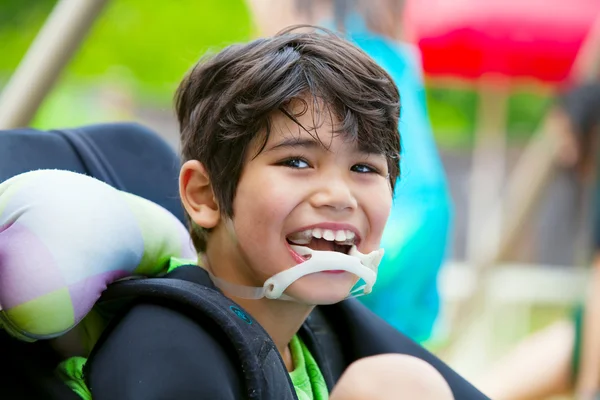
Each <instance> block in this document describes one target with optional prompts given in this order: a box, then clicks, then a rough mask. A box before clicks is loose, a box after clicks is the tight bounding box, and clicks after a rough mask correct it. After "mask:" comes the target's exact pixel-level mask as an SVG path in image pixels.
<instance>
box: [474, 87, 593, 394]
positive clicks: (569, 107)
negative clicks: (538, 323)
mask: <svg viewBox="0 0 600 400" xmlns="http://www.w3.org/2000/svg"><path fill="white" fill-rule="evenodd" d="M551 112H552V113H553V115H552V117H553V121H554V122H555V123H558V124H561V126H562V129H561V132H562V133H561V137H559V138H558V139H559V140H560V143H561V151H560V154H559V159H558V162H559V165H560V166H561V167H562V168H564V169H568V170H570V171H571V172H572V173H571V176H573V177H574V179H576V180H577V181H578V183H579V184H580V185H581V186H583V187H589V188H591V189H592V192H593V195H592V198H593V201H592V203H591V204H593V210H591V211H592V212H591V214H592V215H593V216H594V217H593V235H592V236H593V241H592V243H591V245H592V246H591V250H592V251H591V265H592V274H591V279H590V283H589V285H590V286H589V290H588V296H587V298H586V299H585V305H583V306H580V307H577V308H576V310H575V312H574V313H573V318H572V319H571V320H567V321H559V322H556V323H554V324H552V325H550V326H549V327H547V328H545V329H543V330H541V331H539V332H537V333H535V334H533V335H531V336H530V337H527V338H526V339H525V340H524V341H523V342H522V343H520V344H519V345H518V346H517V347H516V348H515V349H514V350H513V351H512V352H510V353H509V354H507V355H506V356H505V357H504V358H503V359H502V360H500V361H499V362H498V363H497V364H496V365H495V366H494V367H493V368H491V369H490V370H489V371H487V372H486V373H485V375H484V376H483V377H482V379H481V380H480V381H479V382H476V385H477V386H478V387H479V388H480V389H481V390H482V391H483V392H484V393H486V394H487V395H488V396H490V397H491V398H493V399H495V400H537V399H545V398H547V397H550V396H557V395H561V394H564V393H571V392H574V393H575V395H576V399H577V400H593V399H597V398H599V397H598V396H600V174H599V173H598V172H599V171H598V169H599V167H600V163H599V162H598V155H599V148H598V145H599V139H600V82H595V83H588V84H583V85H580V86H576V87H574V88H573V89H571V90H569V91H568V92H566V93H565V94H564V95H563V96H561V97H560V98H559V99H558V101H557V103H556V105H555V107H554V108H553V109H552V110H551Z"/></svg>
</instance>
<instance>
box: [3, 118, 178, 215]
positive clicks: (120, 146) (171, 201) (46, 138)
mask: <svg viewBox="0 0 600 400" xmlns="http://www.w3.org/2000/svg"><path fill="white" fill-rule="evenodd" d="M179 167H180V161H179V158H178V157H177V154H176V152H175V151H174V149H173V148H172V147H171V146H169V145H168V144H167V143H166V142H165V141H164V140H163V139H162V138H160V137H159V136H158V135H157V134H156V133H154V132H153V131H152V130H150V129H148V128H146V127H143V126H141V125H139V124H135V123H116V124H101V125H91V126H85V127H81V128H76V129H62V130H52V131H39V130H35V129H16V130H6V131H0V183H1V182H3V181H5V180H7V179H9V178H11V177H13V176H15V175H18V174H21V173H24V172H28V171H34V170H38V169H61V170H66V171H73V172H79V173H82V174H86V175H89V176H93V177H95V178H97V179H99V180H101V181H103V182H106V183H108V184H110V185H111V186H113V187H115V188H117V189H119V190H123V191H126V192H129V193H133V194H135V195H138V196H141V197H143V198H145V199H148V200H150V201H152V202H154V203H156V204H158V205H160V206H162V207H164V208H166V209H167V210H169V211H170V212H171V213H172V214H173V215H175V216H176V217H177V218H178V219H179V220H180V221H182V222H184V213H183V208H182V207H181V202H180V201H179V194H178V184H177V179H178V175H179Z"/></svg>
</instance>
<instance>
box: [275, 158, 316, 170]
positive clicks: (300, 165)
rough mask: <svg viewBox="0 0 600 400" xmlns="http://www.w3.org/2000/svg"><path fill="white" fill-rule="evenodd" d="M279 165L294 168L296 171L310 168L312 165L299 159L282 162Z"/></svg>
mask: <svg viewBox="0 0 600 400" xmlns="http://www.w3.org/2000/svg"><path fill="white" fill-rule="evenodd" d="M279 165H281V166H284V167H289V168H294V169H305V168H310V165H309V164H308V162H307V161H306V160H304V159H302V158H299V157H294V158H288V159H287V160H283V161H281V162H280V163H279Z"/></svg>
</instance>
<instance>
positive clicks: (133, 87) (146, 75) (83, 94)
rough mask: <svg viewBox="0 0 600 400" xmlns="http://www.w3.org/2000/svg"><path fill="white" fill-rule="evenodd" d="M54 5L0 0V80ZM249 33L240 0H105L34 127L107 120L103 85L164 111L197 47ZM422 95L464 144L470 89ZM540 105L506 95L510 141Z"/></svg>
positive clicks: (470, 121)
mask: <svg viewBox="0 0 600 400" xmlns="http://www.w3.org/2000/svg"><path fill="white" fill-rule="evenodd" d="M56 3H57V1H56V0H0V85H1V83H2V81H3V80H5V79H6V78H7V77H8V76H10V73H12V71H14V69H15V68H16V67H17V65H18V63H19V61H20V59H21V58H22V57H23V55H24V54H25V51H26V50H27V47H28V46H29V45H30V44H31V42H32V40H33V39H34V37H35V35H36V34H37V33H38V31H39V29H40V28H41V26H42V24H43V22H44V20H45V18H46V17H47V16H48V15H49V13H50V12H51V11H52V8H53V7H54V5H56ZM251 36H252V23H251V19H250V15H249V13H248V10H247V8H246V5H245V2H244V0H219V1H215V0H172V1H168V0H153V1H152V2H148V1H145V0H109V1H108V2H107V5H106V7H105V9H104V10H103V13H102V15H101V16H100V18H99V19H98V20H97V21H96V23H95V25H94V26H93V28H92V29H91V31H90V33H89V36H88V37H87V39H86V40H85V42H84V45H83V46H82V47H81V49H80V50H79V51H78V52H77V54H76V55H75V57H74V59H73V60H72V62H71V63H70V64H69V66H68V68H67V69H66V71H65V72H64V74H63V76H62V78H61V80H60V81H59V83H58V84H57V86H56V87H55V89H54V90H53V92H52V93H51V94H50V96H49V97H48V98H47V100H46V101H45V102H44V104H43V106H42V107H41V109H40V110H39V112H38V115H37V116H36V119H35V120H34V122H33V125H34V126H37V127H41V128H49V127H57V126H64V125H78V124H85V123H90V122H97V121H101V120H110V119H111V118H114V115H105V116H102V115H101V113H102V110H101V108H102V107H100V106H99V105H98V101H96V99H94V97H100V96H101V93H102V88H103V87H112V88H115V89H118V90H122V91H124V92H126V93H127V94H128V95H131V96H132V97H133V98H132V100H133V101H135V102H136V103H139V104H142V105H143V106H146V107H155V108H158V109H161V110H165V109H170V108H171V104H172V98H173V92H174V90H175V88H176V86H177V84H178V83H179V81H180V80H181V78H182V77H183V75H184V74H185V72H186V71H187V70H188V69H189V68H190V67H191V66H192V65H193V63H194V62H195V61H196V60H197V59H198V58H199V57H200V56H201V55H202V54H203V53H204V52H206V51H207V50H209V49H211V48H214V49H219V48H221V47H223V46H225V45H227V44H230V43H233V42H237V41H244V40H247V39H249V38H250V37H251ZM427 99H428V106H429V111H430V115H431V119H432V123H433V127H434V131H435V132H436V140H437V141H438V143H439V145H440V146H442V147H451V148H465V147H470V146H471V145H472V143H473V137H474V131H475V122H474V121H475V112H476V109H477V100H478V96H477V93H476V92H475V91H473V90H471V89H469V88H464V89H448V88H438V87H435V88H434V87H430V88H429V89H428V93H427ZM104 101H107V100H104ZM108 101H111V100H110V99H109V100H108ZM547 104H548V97H547V96H543V95H539V94H535V90H534V91H531V90H529V91H527V90H525V91H523V90H521V91H515V92H514V93H513V94H512V95H511V97H510V100H509V113H508V114H509V115H508V130H509V136H508V137H509V140H511V141H516V142H521V141H523V140H524V139H526V138H527V137H528V136H529V135H530V134H531V133H532V132H533V131H534V130H535V128H536V126H537V124H538V123H539V121H540V119H541V117H542V115H543V112H544V110H545V109H546V106H547Z"/></svg>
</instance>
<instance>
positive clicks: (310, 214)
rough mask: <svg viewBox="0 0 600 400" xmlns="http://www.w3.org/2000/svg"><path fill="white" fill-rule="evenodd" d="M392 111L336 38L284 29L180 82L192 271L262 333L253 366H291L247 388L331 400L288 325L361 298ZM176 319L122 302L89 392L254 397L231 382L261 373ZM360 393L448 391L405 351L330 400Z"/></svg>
mask: <svg viewBox="0 0 600 400" xmlns="http://www.w3.org/2000/svg"><path fill="white" fill-rule="evenodd" d="M399 107H400V105H399V93H398V90H397V88H396V86H395V85H394V83H393V82H392V80H391V78H390V77H389V76H388V75H387V74H386V73H385V72H384V71H383V70H382V69H381V68H380V67H378V66H377V65H376V64H375V63H374V62H373V61H372V60H371V59H370V58H369V57H368V56H366V55H365V54H364V53H362V52H361V51H360V50H358V49H357V48H355V47H353V46H352V45H350V44H349V43H348V42H346V41H344V40H342V39H340V38H338V37H337V36H335V35H332V34H319V33H294V32H293V31H286V32H283V33H281V34H279V35H277V36H275V37H273V38H269V39H260V40H256V41H254V42H251V43H249V44H246V45H234V46H230V47H228V48H226V49H225V50H223V51H221V52H220V53H218V54H217V55H215V56H214V57H211V58H208V59H205V60H203V61H202V62H200V63H199V64H197V65H196V66H195V67H194V68H193V69H192V70H191V72H190V73H189V74H188V75H187V76H186V78H185V79H184V80H183V82H182V83H181V85H180V87H179V89H178V92H177V114H178V118H179V122H180V129H181V139H182V153H183V158H184V163H183V166H182V168H181V173H180V194H181V198H182V201H183V204H184V206H185V209H186V211H187V214H188V217H189V220H190V226H191V234H192V238H193V241H194V244H195V246H196V249H197V250H198V252H199V256H200V260H201V262H200V264H201V266H202V267H203V268H204V269H205V270H206V271H207V273H208V274H209V276H210V277H211V279H212V282H213V283H214V284H215V285H216V286H217V287H219V288H220V289H221V290H222V293H223V294H224V295H225V296H227V297H228V298H230V299H231V300H233V301H234V302H235V303H236V304H235V305H232V306H231V307H229V308H230V309H231V310H233V311H234V312H235V313H236V314H237V315H238V316H239V317H240V318H241V319H243V320H244V321H246V323H247V324H248V326H253V325H257V324H255V322H256V323H258V324H260V326H261V327H262V328H264V330H265V331H266V333H267V334H268V337H269V340H268V341H266V342H264V343H262V344H260V346H259V347H260V348H261V351H260V353H261V357H262V356H264V357H263V360H267V361H265V362H263V364H262V367H261V368H265V369H269V368H271V367H273V365H279V364H280V363H282V365H284V366H285V369H286V370H287V371H288V372H289V378H287V377H283V378H282V377H281V376H280V375H278V374H276V373H273V374H271V375H268V374H267V373H266V374H265V377H264V380H261V381H259V382H258V383H256V382H251V383H252V384H256V385H258V387H257V390H258V391H260V390H261V387H262V386H269V385H270V387H277V388H276V390H274V391H273V392H269V393H275V392H277V393H290V395H289V396H291V397H289V396H287V395H285V398H299V399H303V400H304V399H326V398H328V392H329V389H330V388H328V386H332V385H328V384H327V382H326V379H325V378H324V376H323V373H322V364H321V362H320V361H317V359H318V360H324V359H323V357H322V354H320V353H319V352H317V351H316V350H314V349H315V347H313V348H312V349H309V346H308V345H307V344H306V343H305V342H304V340H303V338H301V337H300V335H298V334H297V333H298V332H299V330H301V327H302V326H303V325H304V323H305V321H306V319H307V317H308V316H309V314H311V312H312V311H313V309H314V308H315V305H324V304H334V303H338V302H340V301H342V300H344V299H345V298H346V297H348V296H349V294H350V293H351V290H352V289H353V288H354V287H355V284H356V283H357V281H358V278H359V277H360V278H362V279H363V280H364V281H365V282H366V288H365V291H368V290H369V288H370V285H371V284H372V283H373V277H374V274H376V268H377V263H378V261H379V259H380V251H379V241H380V239H381V235H382V232H383V228H384V226H385V223H386V220H387V218H388V215H389V212H390V207H391V202H392V194H393V188H394V183H395V182H396V179H397V177H398V175H399V173H400V171H399V167H398V161H399V153H400V140H399V137H398V125H397V124H398V116H399ZM323 258H325V259H326V261H325V262H322V261H319V260H322V259H323ZM340 260H341V261H340ZM358 260H361V261H360V262H359V261H358ZM175 272H177V270H176V271H175ZM204 293H206V295H207V296H215V293H213V292H212V291H211V292H210V293H209V292H204ZM218 296H221V297H222V295H220V294H219V295H218ZM227 301H229V300H227ZM232 304H233V303H232ZM246 312H247V313H248V314H250V317H249V316H248V315H246V314H245V313H246ZM186 314H188V313H187V312H186V310H185V309H183V310H181V309H180V310H178V312H175V311H174V310H173V309H172V308H170V307H169V306H168V304H167V305H165V304H158V303H152V302H144V303H140V304H137V305H134V306H132V307H131V308H130V309H129V310H128V312H126V313H125V314H124V315H123V316H121V317H120V318H119V319H117V320H116V321H115V322H114V323H113V325H112V327H111V328H110V329H109V332H110V334H105V336H104V338H103V339H102V340H101V341H100V342H99V344H98V345H97V346H96V348H95V349H94V352H93V353H92V355H91V356H90V359H89V361H88V364H90V365H88V366H87V367H86V374H87V376H86V378H87V383H88V384H89V390H90V395H91V396H92V397H93V398H94V399H95V400H102V399H119V398H127V399H138V398H140V399H141V398H143V399H164V398H174V399H188V398H189V399H204V398H210V399H241V398H247V396H250V397H253V398H259V397H258V395H256V394H253V393H254V392H253V390H251V388H250V389H249V387H248V382H246V387H244V382H243V381H242V380H241V379H238V377H239V376H241V375H244V374H248V373H249V372H252V371H248V369H253V368H256V367H253V366H252V364H248V363H245V361H244V359H242V360H241V362H240V357H239V356H238V355H237V354H235V352H234V350H235V349H232V347H231V346H230V345H229V344H228V343H229V342H228V341H227V340H226V338H225V335H222V334H219V332H221V331H219V330H218V329H217V328H216V327H215V326H214V321H211V320H209V319H208V318H207V319H206V320H205V321H204V322H203V323H202V324H199V323H197V320H192V319H190V318H187V316H188V315H186ZM339 317H340V318H342V316H341V315H340V316H339ZM377 323H379V322H377ZM381 323H382V324H383V322H381ZM230 328H231V327H230ZM262 328H260V329H259V330H260V331H262ZM231 329H233V328H231ZM385 329H387V328H385ZM389 329H390V331H393V329H391V328H389ZM351 333H352V332H347V334H348V335H351ZM394 334H395V333H394ZM133 337H135V340H133ZM164 337H168V338H169V340H163V339H162V338H164ZM344 340H345V339H344ZM369 340H370V338H368V337H365V338H364V341H369ZM271 344H272V345H273V348H274V349H276V350H277V351H276V352H275V354H276V356H275V358H269V354H270V351H271V350H270V347H269V346H271ZM261 346H262V347H261ZM263 350H264V351H263ZM116 354H118V355H119V357H118V359H117V358H116V357H115V356H114V355H116ZM265 354H266V355H265ZM370 355H373V356H376V355H377V354H370ZM117 361H118V362H117ZM270 370H271V369H269V371H270ZM385 371H387V373H388V374H387V375H390V374H391V375H393V376H394V379H386V374H385V373H384V372H385ZM261 385H262V386H261ZM278 385H279V386H278ZM281 385H283V386H284V387H283V389H282V387H281ZM460 385H463V383H460V384H459V385H458V386H460ZM458 386H457V387H458ZM467 386H468V384H466V383H464V387H467ZM249 392H250V393H249ZM466 392H468V393H476V391H475V390H474V389H472V388H470V387H467V389H466ZM279 396H280V397H279ZM357 396H358V398H365V396H368V398H373V399H376V398H381V399H388V398H397V397H398V396H410V397H411V398H420V399H434V398H435V399H440V400H443V399H450V398H452V394H451V393H450V389H449V388H448V385H447V383H446V381H445V380H444V379H443V378H442V376H441V375H440V373H438V372H437V371H436V370H435V369H434V368H433V367H431V366H430V365H428V364H427V363H426V362H424V361H422V360H418V359H416V358H412V357H409V356H404V355H387V356H383V355H381V356H377V357H368V356H367V357H364V358H363V359H362V360H358V361H357V362H355V363H354V364H352V365H351V366H349V367H348V368H346V371H345V372H344V374H343V375H342V376H341V378H340V379H339V384H338V385H337V386H336V387H335V389H334V390H333V392H332V397H331V398H332V399H337V400H344V399H353V398H357ZM260 398H264V397H260ZM269 398H272V397H269ZM281 398H284V395H278V397H277V399H281ZM468 398H474V399H475V398H484V397H483V396H481V397H480V396H478V395H477V396H474V397H468Z"/></svg>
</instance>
